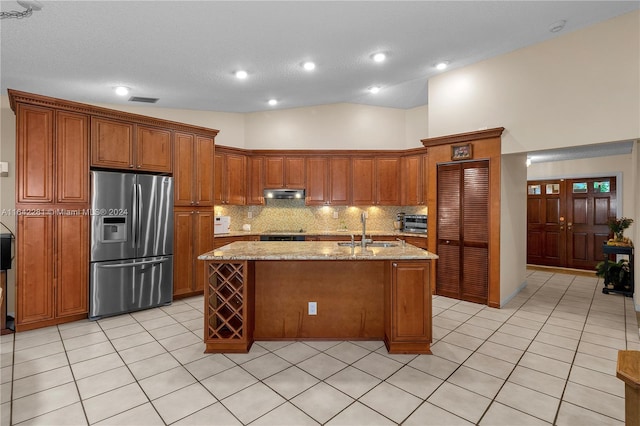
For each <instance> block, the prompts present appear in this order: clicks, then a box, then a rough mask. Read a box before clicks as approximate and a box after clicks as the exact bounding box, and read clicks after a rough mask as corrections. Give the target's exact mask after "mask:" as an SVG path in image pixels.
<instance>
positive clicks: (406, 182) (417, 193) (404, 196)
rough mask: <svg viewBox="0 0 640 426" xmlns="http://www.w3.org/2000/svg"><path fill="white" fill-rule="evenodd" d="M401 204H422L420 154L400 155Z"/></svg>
mask: <svg viewBox="0 0 640 426" xmlns="http://www.w3.org/2000/svg"><path fill="white" fill-rule="evenodd" d="M400 161H401V164H402V179H401V185H400V187H401V200H400V201H401V204H402V205H403V206H417V205H420V204H423V199H422V197H423V186H424V185H423V182H422V163H423V161H422V155H411V156H408V157H402V159H401V160H400Z"/></svg>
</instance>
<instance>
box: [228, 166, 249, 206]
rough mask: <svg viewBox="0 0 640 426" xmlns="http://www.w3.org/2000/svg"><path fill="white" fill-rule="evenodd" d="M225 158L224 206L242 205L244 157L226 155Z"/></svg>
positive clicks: (244, 189)
mask: <svg viewBox="0 0 640 426" xmlns="http://www.w3.org/2000/svg"><path fill="white" fill-rule="evenodd" d="M226 157H227V158H226V175H225V181H226V184H225V187H226V189H227V190H226V204H233V205H239V206H241V205H244V204H245V199H246V196H245V191H246V185H245V181H246V156H244V155H240V154H227V156H226Z"/></svg>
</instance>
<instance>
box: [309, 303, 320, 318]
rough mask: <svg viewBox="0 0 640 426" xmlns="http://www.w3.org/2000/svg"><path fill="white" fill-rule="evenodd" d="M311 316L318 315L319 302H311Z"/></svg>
mask: <svg viewBox="0 0 640 426" xmlns="http://www.w3.org/2000/svg"><path fill="white" fill-rule="evenodd" d="M309 315H318V302H309Z"/></svg>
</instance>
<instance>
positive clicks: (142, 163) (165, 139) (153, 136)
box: [136, 125, 172, 173]
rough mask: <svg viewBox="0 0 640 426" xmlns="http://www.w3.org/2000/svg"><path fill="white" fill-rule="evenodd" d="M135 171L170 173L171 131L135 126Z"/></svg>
mask: <svg viewBox="0 0 640 426" xmlns="http://www.w3.org/2000/svg"><path fill="white" fill-rule="evenodd" d="M136 136H137V137H136V146H137V150H136V169H139V170H145V171H151V172H164V173H171V170H172V167H171V131H170V130H164V129H156V128H154V127H147V126H141V125H138V126H137V134H136Z"/></svg>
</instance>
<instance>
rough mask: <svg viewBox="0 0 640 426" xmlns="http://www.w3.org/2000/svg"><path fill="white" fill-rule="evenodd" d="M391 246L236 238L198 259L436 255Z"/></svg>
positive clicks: (421, 257)
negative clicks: (364, 246) (241, 239)
mask: <svg viewBox="0 0 640 426" xmlns="http://www.w3.org/2000/svg"><path fill="white" fill-rule="evenodd" d="M393 244H397V245H396V246H395V247H371V246H369V247H367V248H366V249H365V250H364V251H363V250H362V247H361V246H360V245H359V244H357V243H356V246H355V247H353V248H352V247H349V246H346V247H345V246H339V245H338V244H337V242H336V241H296V242H292V241H236V242H234V243H231V244H227V245H225V246H222V247H220V248H217V249H214V250H211V251H209V252H207V253H203V254H201V255H200V256H198V259H199V260H218V261H228V260H432V259H437V258H438V256H437V255H436V254H434V253H431V252H428V251H426V250H423V249H421V248H418V247H415V246H413V245H411V244H406V245H403V244H402V243H401V242H397V243H393Z"/></svg>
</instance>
